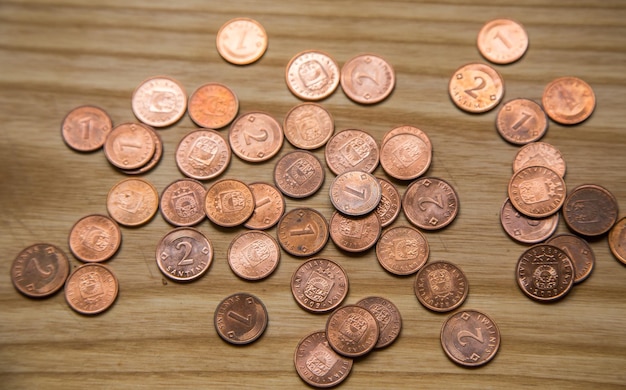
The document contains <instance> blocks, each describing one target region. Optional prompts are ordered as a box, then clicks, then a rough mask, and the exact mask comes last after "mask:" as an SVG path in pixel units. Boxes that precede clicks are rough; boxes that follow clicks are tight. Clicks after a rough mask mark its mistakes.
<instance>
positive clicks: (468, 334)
mask: <svg viewBox="0 0 626 390" xmlns="http://www.w3.org/2000/svg"><path fill="white" fill-rule="evenodd" d="M474 329H475V330H476V333H472V332H470V331H469V330H467V329H463V330H461V331H460V332H459V333H457V335H456V339H457V341H458V342H459V344H461V346H462V347H464V346H466V345H467V341H463V340H461V338H465V337H471V338H473V339H474V340H476V341H478V342H479V343H481V344H483V343H484V340H483V335H482V333H481V331H480V328H474Z"/></svg>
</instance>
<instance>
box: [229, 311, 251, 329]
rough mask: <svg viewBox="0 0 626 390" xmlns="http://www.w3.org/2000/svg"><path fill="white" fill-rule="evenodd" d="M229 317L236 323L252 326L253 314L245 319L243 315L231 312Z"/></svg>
mask: <svg viewBox="0 0 626 390" xmlns="http://www.w3.org/2000/svg"><path fill="white" fill-rule="evenodd" d="M228 317H230V318H232V319H233V320H235V321H239V322H241V323H242V324H244V325H246V326H250V325H251V323H252V314H248V315H247V316H245V317H244V316H242V315H241V314H239V313H237V312H236V311H229V312H228Z"/></svg>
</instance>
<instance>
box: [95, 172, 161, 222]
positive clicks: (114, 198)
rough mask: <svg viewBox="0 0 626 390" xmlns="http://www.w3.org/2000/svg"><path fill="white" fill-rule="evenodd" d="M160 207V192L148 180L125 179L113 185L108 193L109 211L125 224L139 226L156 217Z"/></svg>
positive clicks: (117, 220)
mask: <svg viewBox="0 0 626 390" xmlns="http://www.w3.org/2000/svg"><path fill="white" fill-rule="evenodd" d="M158 209H159V193H158V192H157V189H156V188H154V185H152V183H150V182H149V181H148V180H145V179H139V178H131V179H125V180H122V181H120V182H118V183H117V184H115V185H114V186H113V188H111V190H109V194H108V195H107V211H108V212H109V215H110V216H111V218H113V219H114V220H115V221H116V222H117V223H119V224H121V225H124V226H139V225H143V224H144V223H146V222H148V221H149V220H151V219H152V217H154V214H156V212H157V210H158Z"/></svg>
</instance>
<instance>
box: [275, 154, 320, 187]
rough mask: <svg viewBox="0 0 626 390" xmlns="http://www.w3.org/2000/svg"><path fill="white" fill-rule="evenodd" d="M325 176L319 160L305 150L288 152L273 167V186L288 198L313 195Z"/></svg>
mask: <svg viewBox="0 0 626 390" xmlns="http://www.w3.org/2000/svg"><path fill="white" fill-rule="evenodd" d="M325 176H326V175H325V173H324V167H323V166H322V163H321V162H320V160H318V158H317V157H315V155H314V154H313V153H311V152H308V151H306V150H294V151H292V152H289V153H287V154H285V155H283V156H282V157H281V158H280V159H279V160H278V161H277V162H276V165H274V184H276V187H277V188H278V189H279V190H280V191H281V192H282V193H283V194H285V195H286V196H288V197H290V198H307V197H309V196H311V195H313V194H315V193H316V192H317V191H318V190H319V189H320V188H321V187H322V184H324V178H325Z"/></svg>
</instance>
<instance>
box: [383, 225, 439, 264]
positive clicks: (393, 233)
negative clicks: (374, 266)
mask: <svg viewBox="0 0 626 390" xmlns="http://www.w3.org/2000/svg"><path fill="white" fill-rule="evenodd" d="M429 253H430V247H429V245H428V241H427V240H426V237H424V235H423V234H422V233H421V232H420V231H419V230H417V229H415V228H412V227H410V226H394V227H391V228H389V229H387V230H385V231H384V232H383V234H382V235H381V236H380V239H379V240H378V243H376V258H377V259H378V263H380V265H381V266H382V267H383V268H384V269H385V270H387V271H389V272H390V273H392V274H394V275H411V274H414V273H416V272H417V271H419V270H420V269H421V268H422V267H423V266H424V264H426V262H427V261H428V255H429Z"/></svg>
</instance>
